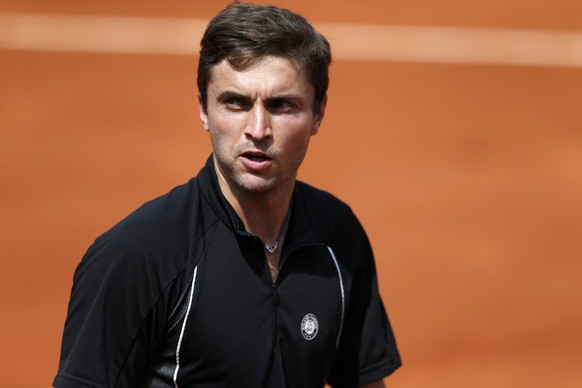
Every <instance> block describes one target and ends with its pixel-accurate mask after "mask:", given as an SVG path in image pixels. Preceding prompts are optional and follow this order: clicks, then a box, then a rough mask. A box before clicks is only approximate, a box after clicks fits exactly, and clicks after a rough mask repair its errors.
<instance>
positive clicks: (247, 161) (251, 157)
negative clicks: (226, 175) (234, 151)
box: [241, 151, 273, 170]
mask: <svg viewBox="0 0 582 388" xmlns="http://www.w3.org/2000/svg"><path fill="white" fill-rule="evenodd" d="M241 159H242V161H243V164H244V165H245V166H246V167H247V168H250V169H252V170H263V169H266V168H268V167H269V166H270V165H271V162H272V160H273V158H272V157H271V156H270V155H269V154H267V153H265V152H261V151H247V152H243V153H242V154H241Z"/></svg>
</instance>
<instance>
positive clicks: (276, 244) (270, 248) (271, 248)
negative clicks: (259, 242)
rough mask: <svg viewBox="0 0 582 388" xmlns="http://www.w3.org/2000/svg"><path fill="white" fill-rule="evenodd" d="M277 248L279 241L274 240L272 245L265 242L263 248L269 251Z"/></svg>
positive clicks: (272, 251)
mask: <svg viewBox="0 0 582 388" xmlns="http://www.w3.org/2000/svg"><path fill="white" fill-rule="evenodd" d="M277 248H279V241H275V244H273V245H269V244H265V250H266V251H267V252H269V253H274V252H275V251H276V250H277Z"/></svg>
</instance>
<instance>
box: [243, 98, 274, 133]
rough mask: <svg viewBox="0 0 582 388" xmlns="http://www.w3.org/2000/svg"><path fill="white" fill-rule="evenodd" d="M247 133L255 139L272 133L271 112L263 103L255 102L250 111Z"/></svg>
mask: <svg viewBox="0 0 582 388" xmlns="http://www.w3.org/2000/svg"><path fill="white" fill-rule="evenodd" d="M245 134H246V135H247V136H249V137H250V138H252V139H255V140H261V139H264V138H266V137H268V136H271V135H272V130H271V123H270V118H269V112H268V111H267V110H266V109H265V107H263V106H262V105H261V104H258V103H257V104H255V106H254V107H253V109H251V110H250V111H249V115H248V122H247V126H246V129H245Z"/></svg>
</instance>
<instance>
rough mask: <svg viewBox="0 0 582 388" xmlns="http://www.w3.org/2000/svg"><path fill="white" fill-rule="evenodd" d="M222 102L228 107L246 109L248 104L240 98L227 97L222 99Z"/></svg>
mask: <svg viewBox="0 0 582 388" xmlns="http://www.w3.org/2000/svg"><path fill="white" fill-rule="evenodd" d="M222 103H223V104H224V105H226V107H228V108H230V109H247V108H248V105H249V104H248V103H247V102H245V101H244V100H242V99H240V98H227V99H225V100H223V101H222Z"/></svg>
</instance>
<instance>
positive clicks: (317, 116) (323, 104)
mask: <svg viewBox="0 0 582 388" xmlns="http://www.w3.org/2000/svg"><path fill="white" fill-rule="evenodd" d="M326 106H327V94H326V95H325V97H324V98H323V101H321V106H320V107H319V112H317V113H316V114H315V117H314V121H313V127H311V136H313V135H316V134H317V132H318V131H319V127H320V126H321V123H322V122H323V117H324V116H325V107H326Z"/></svg>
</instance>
